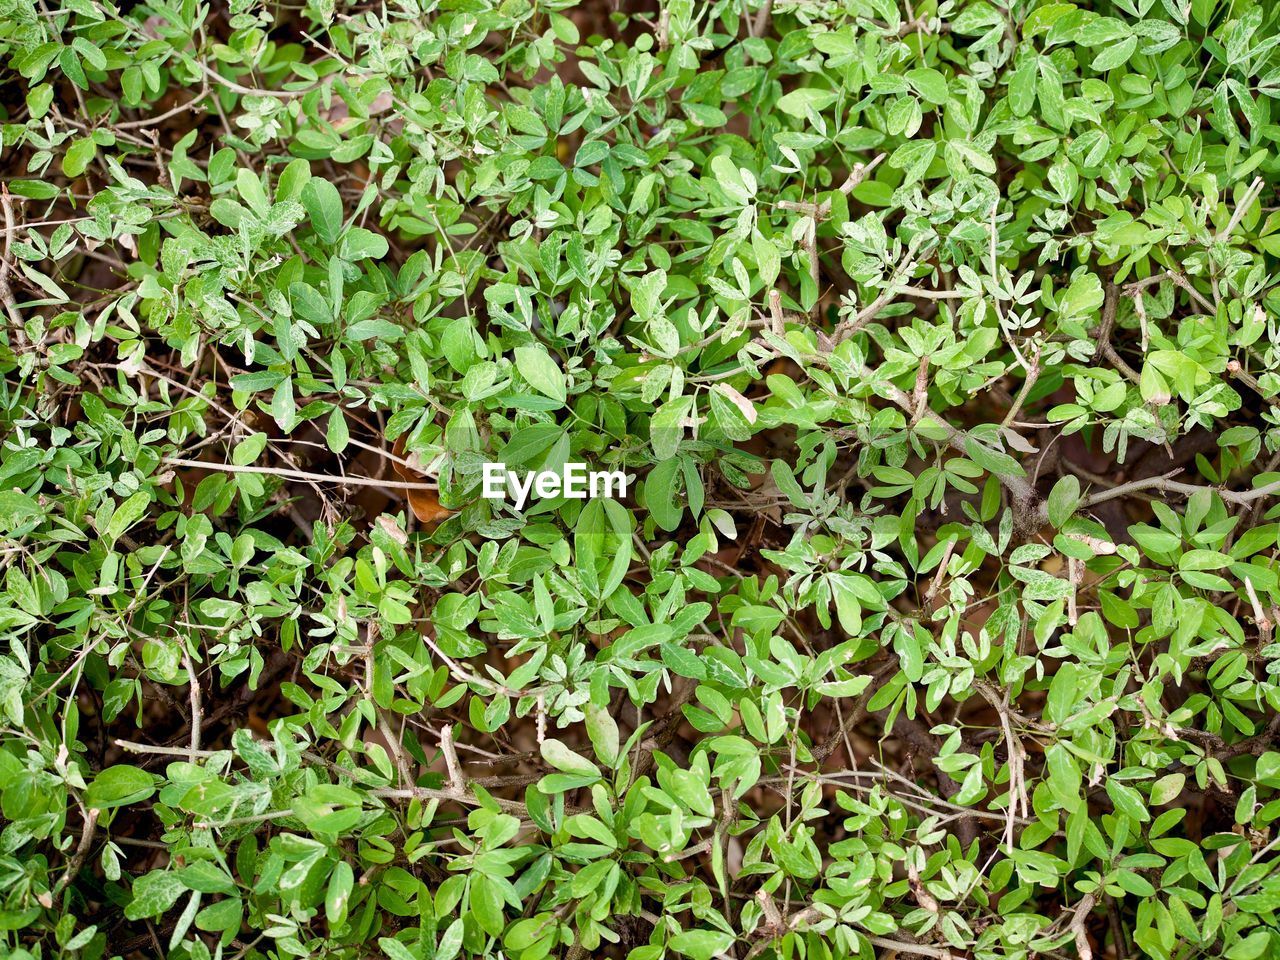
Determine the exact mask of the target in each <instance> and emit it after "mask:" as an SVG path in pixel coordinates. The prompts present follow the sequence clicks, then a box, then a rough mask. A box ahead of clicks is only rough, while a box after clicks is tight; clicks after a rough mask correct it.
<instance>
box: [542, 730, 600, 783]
mask: <svg viewBox="0 0 1280 960" xmlns="http://www.w3.org/2000/svg"><path fill="white" fill-rule="evenodd" d="M539 749H540V751H541V753H542V759H543V760H545V761H547V763H549V764H551V766H553V767H555V768H556V769H557V770H561V771H563V772H565V773H574V774H578V775H580V776H584V777H592V778H595V779H599V778H600V771H599V769H598V768H597V767H596V765H595V764H594V763H592V762H591V761H590V760H588V759H587V758H586V757H584V756H582V755H581V754H577V753H574V752H573V751H572V750H570V749H569V748H568V747H566V746H565V745H564V744H563V743H561V742H560V741H559V740H551V739H547V740H544V741H542V745H541V747H540V748H539Z"/></svg>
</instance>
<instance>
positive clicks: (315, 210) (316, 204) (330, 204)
mask: <svg viewBox="0 0 1280 960" xmlns="http://www.w3.org/2000/svg"><path fill="white" fill-rule="evenodd" d="M302 206H303V207H304V208H305V209H306V211H307V216H308V217H309V218H310V219H311V228H312V229H313V230H315V232H316V236H317V237H319V238H320V240H321V241H323V242H324V243H326V244H333V243H336V242H337V240H338V236H339V235H340V234H341V233H342V197H341V195H340V194H339V193H338V188H337V187H335V186H334V185H333V184H332V183H330V182H329V181H328V180H326V179H324V178H323V177H312V178H311V179H310V180H308V181H307V183H306V186H304V187H303V188H302Z"/></svg>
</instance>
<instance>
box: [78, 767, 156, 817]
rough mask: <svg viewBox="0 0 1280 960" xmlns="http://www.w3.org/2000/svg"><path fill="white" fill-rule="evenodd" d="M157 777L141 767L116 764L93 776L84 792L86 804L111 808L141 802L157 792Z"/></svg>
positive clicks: (96, 808) (92, 807)
mask: <svg viewBox="0 0 1280 960" xmlns="http://www.w3.org/2000/svg"><path fill="white" fill-rule="evenodd" d="M155 790H156V788H155V778H154V777H153V776H152V775H151V774H149V773H147V771H145V770H143V769H142V768H140V767H133V766H130V765H128V764H123V763H121V764H116V765H115V766H113V767H107V768H106V769H105V770H102V771H100V772H99V773H98V775H97V776H96V777H94V778H93V782H92V783H91V784H89V787H88V789H86V790H85V792H84V803H85V806H87V807H90V808H91V809H95V810H110V809H113V808H115V807H124V806H128V805H130V804H134V803H140V802H141V801H143V800H146V799H147V798H148V797H150V796H151V795H152V794H153V793H155Z"/></svg>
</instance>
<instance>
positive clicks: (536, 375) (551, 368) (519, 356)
mask: <svg viewBox="0 0 1280 960" xmlns="http://www.w3.org/2000/svg"><path fill="white" fill-rule="evenodd" d="M516 369H517V370H519V371H520V376H522V377H524V379H525V381H526V382H527V383H528V384H529V386H531V387H533V389H535V390H537V391H538V392H539V393H541V394H544V395H546V396H548V397H550V398H551V399H552V400H558V401H560V402H561V403H564V401H565V398H566V396H567V393H566V389H565V378H564V371H563V370H561V369H560V367H559V365H558V364H557V363H556V362H555V360H553V359H551V355H550V354H548V353H547V351H546V350H545V349H544V348H543V347H541V346H528V347H516Z"/></svg>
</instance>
